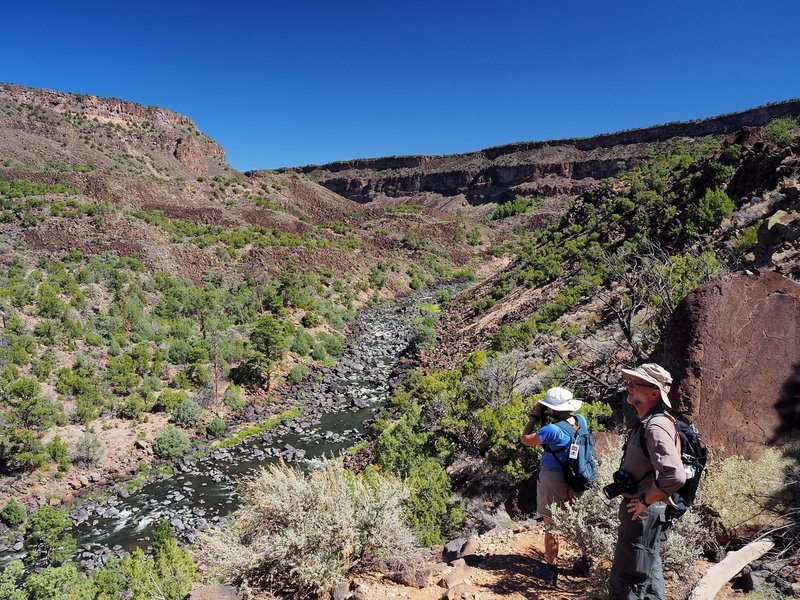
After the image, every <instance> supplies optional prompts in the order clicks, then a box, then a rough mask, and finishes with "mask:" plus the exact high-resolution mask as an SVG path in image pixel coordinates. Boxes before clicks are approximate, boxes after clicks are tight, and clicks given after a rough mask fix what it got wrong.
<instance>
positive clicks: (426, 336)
mask: <svg viewBox="0 0 800 600" xmlns="http://www.w3.org/2000/svg"><path fill="white" fill-rule="evenodd" d="M409 345H410V347H411V350H413V351H414V352H421V351H424V350H430V349H431V348H433V347H434V346H435V345H436V329H434V327H433V326H432V325H428V324H426V323H418V324H417V325H415V326H414V329H413V331H412V332H411V342H410V344H409Z"/></svg>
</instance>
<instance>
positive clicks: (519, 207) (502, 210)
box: [489, 197, 541, 221]
mask: <svg viewBox="0 0 800 600" xmlns="http://www.w3.org/2000/svg"><path fill="white" fill-rule="evenodd" d="M540 203H541V200H538V199H536V198H524V197H519V198H514V199H513V200H511V201H509V202H504V203H503V204H500V205H499V206H498V207H497V208H495V209H494V212H492V214H491V215H490V216H489V220H491V221H496V220H498V219H505V218H507V217H513V216H514V215H521V214H524V213H526V212H528V211H529V210H530V209H531V208H533V207H534V206H537V205H538V204H540Z"/></svg>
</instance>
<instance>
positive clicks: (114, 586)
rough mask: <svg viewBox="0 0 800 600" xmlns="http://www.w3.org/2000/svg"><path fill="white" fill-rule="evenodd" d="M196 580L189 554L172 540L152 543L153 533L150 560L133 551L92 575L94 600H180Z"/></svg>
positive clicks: (193, 565)
mask: <svg viewBox="0 0 800 600" xmlns="http://www.w3.org/2000/svg"><path fill="white" fill-rule="evenodd" d="M197 578H198V577H197V568H196V567H195V564H194V561H193V560H192V557H191V555H190V554H189V551H188V550H186V549H183V548H179V547H178V545H177V543H176V542H175V540H174V539H173V538H172V537H168V538H166V539H162V540H160V541H159V542H158V543H156V535H155V532H154V540H153V556H152V557H149V556H147V555H145V553H144V552H143V551H142V549H141V548H137V549H136V550H134V551H133V552H132V553H131V554H129V555H127V556H126V557H125V558H123V559H111V560H109V561H108V562H107V563H106V565H105V566H104V567H102V568H101V569H96V570H95V571H94V572H93V573H92V580H93V583H94V586H95V588H96V594H97V596H96V597H97V598H98V600H112V599H116V598H133V599H134V600H139V599H141V600H145V599H150V598H160V599H162V600H182V599H183V598H185V597H186V596H187V594H188V593H189V591H190V590H191V588H192V585H193V584H194V582H195V581H196V580H197Z"/></svg>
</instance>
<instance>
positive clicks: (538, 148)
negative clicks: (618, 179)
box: [291, 101, 800, 205]
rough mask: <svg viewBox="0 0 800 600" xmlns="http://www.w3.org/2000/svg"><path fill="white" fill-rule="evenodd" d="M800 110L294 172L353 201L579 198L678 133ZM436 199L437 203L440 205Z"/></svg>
mask: <svg viewBox="0 0 800 600" xmlns="http://www.w3.org/2000/svg"><path fill="white" fill-rule="evenodd" d="M798 115H800V101H789V102H781V103H776V104H771V105H768V106H762V107H760V108H756V109H752V110H748V111H744V112H740V113H734V114H729V115H724V116H720V117H715V118H711V119H704V120H700V121H692V122H685V123H670V124H666V125H659V126H655V127H648V128H644V129H633V130H630V131H624V132H619V133H612V134H604V135H598V136H594V137H590V138H580V139H578V138H575V139H564V140H554V141H546V142H521V143H516V144H507V145H504V146H496V147H493V148H487V149H485V150H480V151H478V152H472V153H468V154H453V155H448V156H394V157H386V158H375V159H357V160H350V161H340V162H334V163H330V164H326V165H309V166H306V167H298V168H294V169H291V170H293V171H296V172H300V173H304V174H306V175H308V176H309V177H311V178H312V179H313V180H314V181H316V182H317V183H320V184H322V185H324V186H325V187H327V188H328V189H330V190H332V191H334V192H336V193H337V194H340V195H342V196H345V197H346V198H350V199H351V200H356V201H358V202H371V201H373V200H376V199H381V198H385V197H389V198H410V197H413V198H414V199H415V201H420V202H422V203H426V200H431V201H432V202H435V201H436V199H437V198H439V199H441V198H447V197H454V196H462V197H463V198H464V200H465V202H468V203H469V204H471V205H479V204H483V203H486V202H503V201H506V200H509V199H512V198H515V197H517V196H532V195H535V196H540V197H543V196H555V195H577V194H580V193H583V192H585V191H587V190H589V189H591V188H593V187H594V186H595V185H596V184H597V183H598V181H599V180H600V179H603V178H605V177H611V176H614V175H617V174H618V173H619V172H621V171H622V170H626V169H629V168H630V167H631V166H632V165H634V164H636V162H638V161H639V160H640V159H641V158H642V157H643V156H645V154H646V153H647V152H652V151H658V150H659V149H660V148H662V147H663V145H664V144H667V143H669V140H673V139H675V138H683V139H689V138H701V137H705V136H708V135H713V136H724V135H727V134H731V133H733V132H738V131H740V130H742V129H743V128H746V127H754V126H762V125H765V124H766V123H768V122H770V121H772V120H774V119H777V118H783V117H796V116H798ZM439 204H441V202H439Z"/></svg>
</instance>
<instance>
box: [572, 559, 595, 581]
mask: <svg viewBox="0 0 800 600" xmlns="http://www.w3.org/2000/svg"><path fill="white" fill-rule="evenodd" d="M593 567H594V561H593V560H592V557H591V556H580V557H578V558H576V559H574V560H573V561H572V570H573V571H574V572H575V575H577V576H578V577H589V575H591V574H592V568H593Z"/></svg>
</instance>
